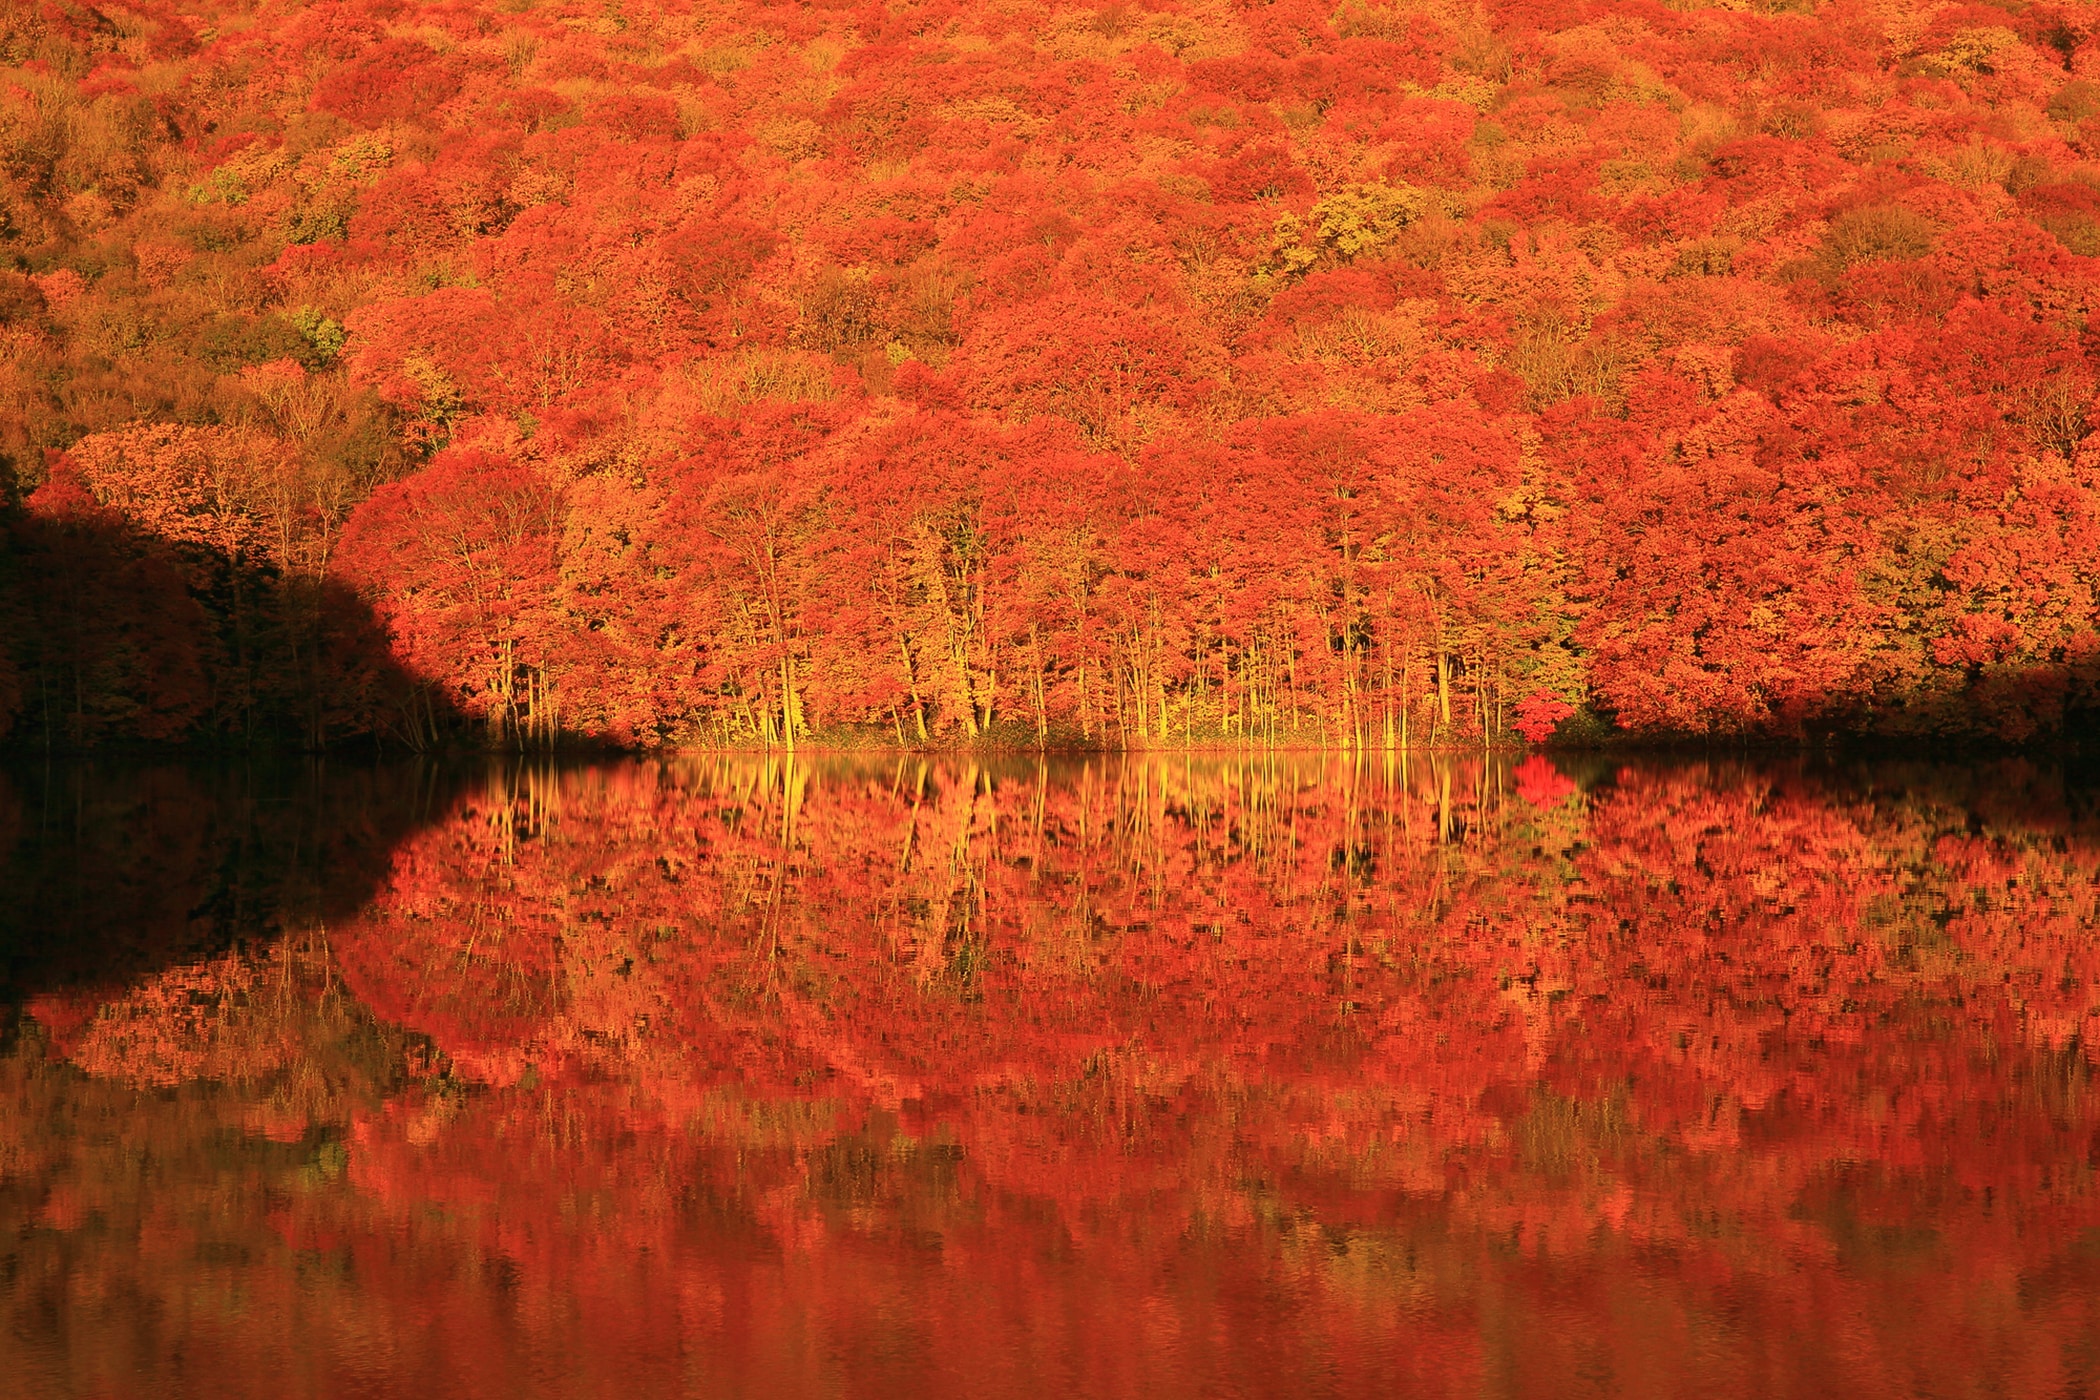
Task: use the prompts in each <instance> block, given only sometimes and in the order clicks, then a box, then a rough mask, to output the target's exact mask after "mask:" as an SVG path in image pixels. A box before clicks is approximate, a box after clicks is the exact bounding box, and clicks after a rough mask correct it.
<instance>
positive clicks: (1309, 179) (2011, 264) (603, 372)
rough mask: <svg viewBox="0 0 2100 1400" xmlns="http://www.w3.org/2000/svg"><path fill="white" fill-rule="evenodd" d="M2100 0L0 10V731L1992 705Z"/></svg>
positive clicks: (1884, 719) (518, 742)
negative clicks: (1, 521)
mask: <svg viewBox="0 0 2100 1400" xmlns="http://www.w3.org/2000/svg"><path fill="white" fill-rule="evenodd" d="M2096 257H2100V13H2096V12H2095V10H2094V8H2093V7H2092V6H2091V5H2088V4H2081V3H2065V4H2060V5H2049V4H2039V3H2027V2H2026V0H1994V2H1993V3H1978V4H1961V3H1946V4H1918V3H1911V2H1910V0H1831V3H1821V4H1817V3H1812V0H1769V3H1767V0H1745V2H1744V3H1735V0H1722V3H1713V4H1708V3H1704V0H1672V3H1661V2H1660V0H1399V3H1383V2H1382V0H1342V3H1340V4H1338V5H1337V4H1332V3H1329V0H1274V2H1273V3H1257V2H1256V0H1158V3H1157V4H1126V3H1122V2H1121V0H1117V3H1111V4H1103V5H1100V6H1096V7H1085V8H1081V7H1074V8H1052V7H1048V6H1042V5H1036V4H1033V3H1028V0H1011V2H1010V3H1009V2H1007V0H1000V2H999V3H986V4H971V5H962V4H954V3H946V0H923V2H921V0H899V2H898V3H893V4H888V5H885V4H882V3H870V4H861V5H854V4H832V3H825V2H824V0H819V2H818V3H806V4H767V3H762V0H694V3H686V0H538V2H536V0H491V3H485V4H475V3H435V2H433V3H428V4H421V5H414V4H408V3H403V0H319V2H318V3H311V4H295V3H289V0H265V3H261V4H257V5H252V6H251V5H247V4H242V3H226V2H225V0H200V3H199V4H198V5H197V6H195V7H194V8H193V9H191V10H184V11H182V12H180V13H178V12H177V10H176V9H175V8H172V7H169V6H166V5H161V4H156V3H136V4H134V3H129V0H126V3H107V4H100V5H90V4H88V3H85V0H8V3H6V4H5V5H4V6H0V269H4V270H0V454H4V457H0V492H4V494H5V501H4V504H0V509H4V510H5V512H6V515H5V528H4V532H0V541H4V543H0V551H4V552H0V724H6V725H9V726H10V727H11V728H10V732H11V734H12V741H13V742H15V743H24V742H27V743H41V744H44V745H53V744H56V745H62V746H68V747H77V746H84V745H91V744H95V743H98V742H109V741H122V740H156V741H176V740H186V739H210V738H219V739H227V738H246V739H256V738H273V739H278V740H286V741H291V742H296V743H300V744H305V745H310V746H320V745H326V744H329V743H331V742H336V741H341V740H345V739H352V738H360V737H365V736H369V737H372V738H376V739H378V740H380V741H382V742H386V743H392V744H397V745H405V746H409V747H415V748H426V747H431V746H434V745H437V744H439V743H442V742H444V741H446V740H447V739H448V738H457V737H463V736H464V737H480V738H485V739H487V740H492V741H495V742H498V743H501V744H503V745H506V746H522V747H534V746H542V745H548V744H553V743H555V742H557V741H559V740H563V739H569V738H575V739H588V740H596V741H599V742H604V743H611V744H616V745H621V746H632V747H648V746H658V745H675V744H687V745H692V744H707V743H754V744H765V745H769V746H780V747H793V746H794V745H795V744H797V743H798V742H801V743H805V744H810V743H816V742H820V741H825V740H827V739H829V740H841V739H852V740H854V741H856V742H883V741H887V742H890V743H896V744H903V745H920V744H941V743H954V742H964V743H967V742H980V743H1012V744H1016V745H1032V744H1055V745H1072V746H1082V745H1091V746H1096V747H1100V746H1119V747H1148V746H1159V745H1165V744H1179V743H1185V742H1197V743H1200V742H1226V743H1248V744H1259V743H1285V742H1316V743H1320V744H1326V745H1334V746H1345V747H1356V748H1393V747H1396V746H1398V747H1405V746H1408V745H1430V744H1456V743H1468V744H1472V743H1479V744H1490V745H1494V744H1501V743H1504V742H1513V741H1515V740H1516V739H1517V738H1519V737H1522V738H1525V739H1529V740H1533V741H1540V740H1546V739H1550V738H1553V737H1555V736H1556V735H1558V736H1559V737H1561V738H1563V739H1596V738H1600V737H1608V736H1610V735H1613V734H1633V735H1656V736H1742V737H1763V738H1777V739H1798V738H1802V737H1815V736H1818V735H1827V734H1832V733H1863V734H1875V735H1887V736H1898V737H1900V736H1969V737H1975V738H1984V739H1991V740H2001V741H2026V740H2037V739H2047V738H2048V737H2049V736H2052V735H2055V734H2059V733H2061V732H2063V730H2064V729H2065V727H2066V726H2067V724H2072V723H2075V722H2076V721H2077V719H2078V717H2079V716H2080V715H2081V714H2084V713H2086V712H2088V711H2089V710H2090V709H2091V708H2092V707H2093V706H2094V704H2095V701H2096V697H2100V689H2096V687H2100V593H2096V586H2100V475H2096V472H2100V445H2096V444H2095V443H2094V442H2093V441H2092V439H2091V438H2090V437H2089V431H2090V428H2091V427H2092V426H2093V424H2094V421H2095V420H2094V419H2093V400H2094V395H2095V392H2096V388H2100V371H2096V367H2095V360H2094V356H2095V352H2096V348H2100V347H2096V345H2095V342H2094V339H2093V335H2092V331H2091V328H2090V326H2089V317H2090V315H2091V313H2092V304H2093V301H2094V298H2095V295H2096V289H2100V261H2096V260H2095V259H2096Z"/></svg>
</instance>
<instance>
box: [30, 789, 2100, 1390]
mask: <svg viewBox="0 0 2100 1400" xmlns="http://www.w3.org/2000/svg"><path fill="white" fill-rule="evenodd" d="M360 781H362V782H364V783H365V784H366V785H367V787H366V790H367V792H368V798H367V799H360V800H367V801H369V804H370V806H371V808H372V809H373V811H374V812H385V811H394V812H399V811H403V810H409V809H411V808H413V810H414V811H415V812H416V813H417V815H416V817H415V819H414V820H413V821H407V822H403V821H400V820H396V819H393V818H384V819H383V818H381V817H379V816H376V815H375V816H372V817H371V819H370V820H369V821H368V822H367V823H366V824H365V825H364V826H362V827H359V826H358V825H357V823H355V822H352V823H349V824H348V825H347V826H345V825H344V824H342V823H340V822H338V823H337V825H336V826H334V827H327V829H328V830H343V829H356V830H362V831H364V832H366V833H367V836H366V838H365V839H363V840H362V841H361V842H353V843H350V844H351V845H352V846H354V847H355V848H356V849H357V850H360V851H365V852H372V851H384V850H387V849H389V848H390V849H391V856H390V866H389V867H388V869H387V871H386V873H385V874H383V875H381V876H377V877H376V878H372V879H366V880H364V881H362V882H358V883H359V885H360V888H359V897H358V899H357V900H356V901H355V902H354V903H350V904H344V903H342V902H340V901H336V902H331V901H329V900H323V899H309V900H304V901H303V902H302V901H301V900H300V899H295V898H290V897H284V898H279V899H277V900H276V902H275V903H274V904H272V906H271V907H272V909H273V911H274V912H273V913H272V915H271V918H270V920H269V921H268V924H269V926H268V928H267V929H266V930H264V931H263V932H261V933H258V934H257V935H255V936H252V937H242V938H224V937H220V938H216V939H214V940H208V941H207V943H206V944H205V945H204V946H201V947H200V946H197V945H196V943H195V941H194V937H192V941H191V942H190V943H189V944H185V945H184V947H185V948H186V949H187V951H184V952H182V953H180V954H179V955H176V954H170V955H169V956H166V957H163V958H160V959H158V960H134V963H133V964H132V965H131V967H130V970H129V971H128V972H127V973H126V975H125V976H124V977H123V978H122V979H121V980H120V981H117V982H112V981H109V980H108V979H105V980H104V981H102V982H100V983H94V984H93V993H92V995H91V996H90V995H89V994H87V993H84V992H83V991H82V990H81V988H82V986H83V985H86V984H83V983H82V982H81V981H80V979H77V978H76V979H74V980H72V981H70V982H67V983H65V984H64V985H60V983H59V982H58V981H57V980H55V979H53V978H50V977H48V976H47V977H44V978H43V979H42V980H41V981H37V982H34V983H32V982H30V981H26V980H22V979H18V981H22V991H21V994H20V996H19V998H18V1000H20V1001H21V1003H22V1005H24V1006H25V1007H26V1010H27V1014H26V1016H24V1017H23V1018H22V1019H21V1021H20V1024H19V1025H18V1028H17V1031H16V1033H15V1036H14V1039H13V1043H12V1046H11V1049H10V1052H9V1053H8V1055H7V1057H6V1059H5V1062H4V1066H0V1076H4V1080H5V1092H6V1093H7V1095H8V1103H9V1105H10V1108H9V1111H8V1112H7V1113H6V1114H5V1115H4V1116H0V1239H5V1240H6V1241H7V1243H6V1244H5V1245H0V1248H4V1249H5V1251H6V1254H5V1259H4V1264H0V1307H4V1308H5V1309H6V1310H7V1313H8V1314H9V1316H8V1323H9V1335H10V1336H11V1337H12V1338H13V1339H14V1341H13V1342H12V1343H11V1344H10V1345H11V1353H12V1356H11V1359H13V1360H16V1361H18V1362H19V1365H17V1366H15V1367H14V1371H15V1374H16V1375H17V1376H18V1377H23V1378H26V1379H27V1392H28V1393H32V1394H39V1395H45V1394H48V1395H82V1396H87V1395H131V1394H180V1393H189V1392H192V1391H194V1392H197V1393H206V1392H209V1393H215V1394H247V1393H251V1392H252V1393H268V1394H273V1395H282V1394H287V1393H290V1394H312V1395H338V1394H346V1395H347V1394H360V1395H372V1394H381V1395H396V1394H398V1395H425V1394H447V1395H484V1394H485V1395H491V1396H518V1395H598V1394H623V1395H626V1394H641V1395H657V1394H665V1395H676V1394H693V1395H707V1396H713V1395H743V1394H749V1395H777V1394H810V1393H824V1394H831V1393H852V1394H874V1395H882V1394H890V1393H895V1392H907V1391H908V1392H913V1393H919V1394H923V1393H929V1392H931V1393H954V1394H969V1395H998V1394H1006V1393H1029V1394H1039V1393H1042V1392H1044V1391H1046V1390H1047V1391H1052V1392H1067V1393H1083V1394H1090V1395H1121V1394H1137V1393H1146V1392H1149V1393H1153V1394H1164V1395H1183V1394H1187V1395H1197V1394H1204V1395H1209V1394H1284V1393H1290V1394H1312V1395H1319V1394H1366V1393H1381V1394H1382V1393H1387V1392H1389V1391H1392V1390H1395V1389H1404V1390H1409V1391H1419V1392H1424V1393H1429V1394H1457V1393H1463V1394H1467V1395H1478V1394H1488V1395H1531V1394H1545V1395H1557V1394H1626V1395H1677V1394H1687V1393H1700V1394H1757V1395H1771V1394H1828V1393H1831V1392H1833V1391H1835V1390H1839V1389H1845V1390H1849V1391H1852V1392H1854V1393H1857V1394H1861V1395H1882V1394H1903V1395H1910V1394H1921V1393H1931V1394H1968V1393H1977V1392H1982V1391H1986V1390H1987V1391H1989V1392H1990V1393H1992V1394H2037V1395H2040V1394H2050V1395H2054V1394H2062V1393H2080V1392H2081V1390H2082V1389H2090V1388H2092V1387H2093V1386H2094V1385H2095V1384H2096V1383H2100V1326H2096V1321H2100V1319H2096V1315H2095V1308H2094V1300H2095V1298H2096V1297H2100V1291H2096V1286H2100V1200H2096V1195H2095V1190H2094V1175H2095V1170H2096V1167H2100V1104H2096V1102H2095V1097H2094V1094H2093V1092H2092V1064H2091V1058H2090V1054H2089V1050H2088V1047H2089V1046H2092V1045H2095V1044H2096V1043H2100V1027H2096V1026H2095V1025H2094V1024H2093V1023H2094V1020H2095V1018H2096V1017H2100V986H2096V984H2095V980H2094V978H2095V972H2096V970H2100V968H2096V963H2100V948H2096V940H2095V937H2094V931H2095V929H2096V927H2100V913H2096V910H2095V903H2096V901H2100V826H2096V823H2095V821H2094V819H2093V816H2092V812H2091V807H2090V804H2089V803H2088V802H2087V801H2086V796H2085V793H2084V790H2083V789H2082V788H2080V787H2078V786H2076V785H2073V786H2070V787H2067V786H2066V784H2065V783H2064V782H2063V780H2062V778H2061V775H2059V774H2056V773H2053V772H2048V771H2041V770H2037V769H2035V768H2032V767H2030V766H2027V765H2023V764H2019V763H2006V764H2000V765H1995V766H1992V767H1989V768H1982V769H1928V768H1913V769H1893V768H1885V767H1884V768H1862V769H1858V770H1845V771H1828V770H1824V771H1814V772H1811V771H1808V770H1805V769H1802V768H1799V767H1772V766H1761V767H1753V766H1727V765H1722V766H1714V765H1696V766H1684V765H1675V766H1652V767H1651V766H1628V767H1620V766H1616V765H1599V766H1597V768H1596V771H1593V772H1578V771H1573V770H1570V771H1563V770H1562V769H1561V768H1557V767H1555V766H1554V765H1553V764H1550V763H1547V762H1546V761H1544V760H1540V759H1533V760H1529V761H1527V762H1525V763H1523V764H1522V765H1520V766H1516V767H1514V768H1512V767H1510V766H1508V765H1506V764H1502V763H1499V762H1496V763H1483V762H1470V763H1468V762H1423V761H1421V760H1419V759H1418V760H1416V761H1415V762H1414V763H1413V764H1411V765H1407V766H1405V767H1402V766H1400V765H1398V764H1384V763H1374V764H1371V765H1369V766H1366V765H1364V764H1360V763H1351V762H1344V761H1341V760H1328V759H1325V758H1321V757H1316V756H1289V757H1272V758H1267V759H1263V760H1258V761H1238V760H1231V761H1227V760H1220V759H1197V758H1190V759H1180V758H1176V759H1173V760H1143V761H1140V760H1130V761H1107V762H1103V761H1100V760H1096V761H1094V762H1092V763H1062V764H1060V763H1052V764H1038V763H1034V762H1032V761H1025V760H1024V761H1013V762H1005V763H990V764H986V763H976V764H973V763H969V762H965V761H955V762H931V761H921V760H918V759H906V760H895V759H888V760H883V761H880V762H872V763H845V762H838V763H817V764H811V763H808V762H804V763H802V764H799V765H790V764H782V763H766V762H760V761H749V762H726V761H725V762H714V761H708V762H699V761H695V762H686V763H632V764H623V765H616V766H605V767H591V768H563V769H547V770H539V769H525V770H515V769H505V770H500V771H494V772H488V773H479V774H475V775H472V776H471V777H470V778H466V779H462V778H461V777H459V776H458V775H453V776H451V777H449V778H446V779H443V780H438V779H435V778H433V777H432V776H431V775H430V774H429V773H428V772H427V770H417V771H416V772H413V773H405V774H401V775H395V776H394V777H392V778H385V777H382V776H378V775H367V776H366V777H365V778H363V779H360ZM334 791H337V792H339V791H340V789H336V790H334ZM402 792H414V793H420V794H424V795H425V796H424V798H423V799H421V800H422V801H423V803H424V805H423V806H421V807H415V806H414V804H413V803H410V804H406V805H404V804H403V803H402V802H401V801H400V799H399V794H400V793H402ZM432 793H435V794H437V796H436V797H434V798H433V797H431V796H429V795H430V794H432ZM302 800H310V799H302ZM330 800H331V801H334V799H333V798H331V799H330ZM295 805H296V804H295ZM356 805H357V804H356V803H349V804H347V807H348V808H354V807H356ZM47 806H48V804H47ZM316 810H318V809H316ZM331 810H334V811H337V812H342V811H344V810H347V808H346V805H345V804H343V803H340V802H338V803H337V804H336V806H335V807H334V808H332V809H331ZM25 813H26V815H25ZM9 823H12V827H11V829H12V830H14V831H15V832H18V833H19V832H22V831H25V830H29V829H31V828H35V829H38V830H43V831H46V832H47V833H48V832H49V831H50V830H51V829H52V824H51V823H50V822H49V821H48V819H47V817H46V816H42V815H38V809H36V804H35V803H34V802H31V803H28V804H26V805H25V804H24V803H23V802H21V801H19V800H17V801H15V802H14V804H13V806H12V807H9V806H8V805H7V804H6V803H4V802H0V841H4V840H6V839H8V838H7V836H6V831H7V830H8V829H10V828H9V827H8V825H7V824H9ZM323 826H326V824H325V823H324V824H323ZM307 829H308V830H311V831H319V830H321V829H322V827H314V826H310V827H309V828H307ZM16 839H17V840H18V841H19V840H22V839H24V838H21V837H19V836H18V837H17V838H16ZM39 839H40V840H41V842H42V844H41V845H40V846H38V847H37V848H36V849H37V850H38V851H40V852H42V853H43V854H41V855H40V856H39V857H38V859H37V861H35V862H31V864H34V865H39V866H41V865H43V864H44V863H46V862H48V861H49V860H50V859H51V852H52V851H53V849H54V846H55V844H63V843H62V842H58V839H57V838H56V837H54V836H51V835H48V834H47V835H46V836H44V837H42V838H39ZM315 839H318V838H315ZM295 844H297V848H298V850H300V851H306V852H311V851H312V850H314V849H316V847H315V844H314V841H313V840H304V841H302V842H301V843H295ZM338 844H341V843H340V842H338ZM76 855H77V859H78V860H79V861H80V862H81V864H82V865H83V866H93V867H94V868H95V869H96V870H100V869H102V868H103V867H104V866H106V867H107V881H108V885H109V887H110V888H112V889H114V888H120V887H128V886H126V885H125V882H126V881H129V882H131V884H132V885H136V886H138V887H140V888H158V887H159V886H160V885H162V884H165V883H166V881H165V878H164V876H157V877H154V878H151V879H145V878H142V877H140V876H139V875H138V874H137V872H136V871H134V870H133V869H132V868H131V867H130V866H128V865H127V864H126V862H127V860H128V859H130V856H129V853H128V850H127V849H126V848H122V847H120V846H118V845H114V844H111V843H107V842H105V843H104V844H102V845H99V846H98V845H95V844H93V843H92V842H88V843H85V844H82V845H81V846H79V847H78V850H77V853H76ZM307 859H308V860H309V864H310V860H311V858H310V856H309V857H307ZM255 863H256V862H253V861H250V862H248V863H246V864H243V863H242V862H239V861H235V862H232V863H231V864H230V865H229V864H228V863H227V862H224V861H222V862H221V863H220V867H219V868H222V869H238V870H247V869H251V868H252V867H253V866H254V865H255ZM352 863H353V864H354V862H352ZM163 864H165V862H163ZM192 864H193V865H194V864H195V863H194V862H193V863H192ZM291 864H292V865H294V866H296V865H297V864H298V861H297V860H293V861H292V862H291ZM9 868H10V870H17V869H21V868H24V867H23V865H22V862H21V861H20V860H19V859H18V860H17V861H16V863H15V864H14V865H12V866H10V867H9ZM158 868H159V867H156V869H158ZM184 868H185V869H189V868H190V867H189V866H185V867H184ZM199 878H201V877H199ZM243 878H244V879H247V880H248V881H249V884H248V886H247V887H248V888H252V887H254V884H255V877H253V876H244V877H243ZM206 883H210V882H209V881H206ZM283 887H285V886H284V882H282V881H280V882H279V884H278V885H277V886H272V888H283ZM185 889H186V890H187V889H189V887H188V886H185ZM170 898H171V899H173V900H174V904H181V903H182V902H183V901H192V902H191V903H190V904H189V906H188V907H189V909H191V910H196V909H206V910H211V909H219V908H223V907H225V902H226V901H225V895H224V892H223V890H221V889H218V888H216V887H215V888H214V889H212V890H209V891H206V892H205V893H204V894H203V896H202V897H198V896H197V895H195V894H193V893H184V894H182V895H181V896H180V898H179V899H176V898H174V897H173V896H170ZM214 901H216V903H215V902H214ZM164 906H165V907H167V908H172V907H173V905H172V904H169V903H168V901H166V900H163V901H161V902H160V903H155V902H153V901H151V900H146V901H144V902H143V903H141V902H140V901H138V900H129V901H126V900H116V901H113V902H108V903H106V904H104V905H96V906H94V907H95V908H97V909H106V911H107V913H106V918H107V928H106V929H104V930H102V932H103V933H105V934H106V935H107V936H111V937H121V938H127V939H131V940H132V941H133V942H137V941H139V938H138V935H139V932H140V930H141V929H142V928H146V929H148V931H149V932H150V931H151V929H155V928H158V929H162V930H163V932H161V933H155V934H153V937H156V938H163V937H172V936H173V933H172V930H173V929H174V927H175V925H176V924H178V923H179V924H181V926H182V928H183V929H184V930H187V931H189V933H188V934H186V936H190V935H193V934H194V926H196V925H197V924H198V923H199V922H200V920H201V921H202V922H203V923H204V924H208V925H211V926H212V927H219V926H220V924H222V923H223V919H219V917H218V916H217V915H213V916H211V917H209V918H207V917H205V916H204V915H196V916H194V917H191V918H189V919H188V920H187V921H186V922H185V921H183V920H178V919H174V918H173V917H172V916H171V915H167V914H165V913H163V912H157V911H161V910H163V908H164ZM68 907H73V908H76V909H80V908H86V907H88V906H85V905H80V904H79V903H78V902H77V901H76V902H75V904H74V905H72V906H68ZM151 919H158V920H159V921H160V922H159V923H155V924H150V925H149V923H145V922H141V921H142V920H151ZM215 920H216V921H217V922H215ZM32 961H34V960H32ZM44 961H45V962H48V961H49V959H48V958H47V959H45V960H44ZM0 1388H4V1387H0Z"/></svg>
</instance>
